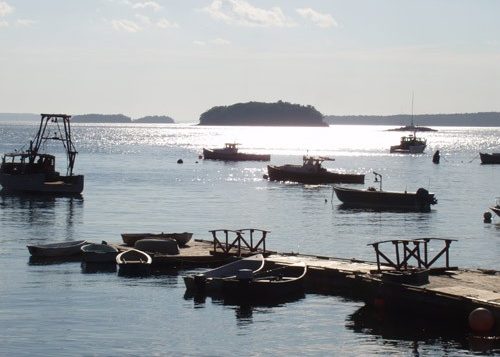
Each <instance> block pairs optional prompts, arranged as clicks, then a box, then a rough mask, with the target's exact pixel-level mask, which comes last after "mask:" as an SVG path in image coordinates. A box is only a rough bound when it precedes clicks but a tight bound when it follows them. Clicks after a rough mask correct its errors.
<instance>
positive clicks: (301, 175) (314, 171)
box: [267, 156, 365, 184]
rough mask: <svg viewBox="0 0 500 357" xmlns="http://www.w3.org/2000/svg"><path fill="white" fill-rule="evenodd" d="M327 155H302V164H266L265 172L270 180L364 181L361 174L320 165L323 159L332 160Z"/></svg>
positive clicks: (309, 182) (306, 181) (311, 181)
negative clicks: (328, 168) (348, 172)
mask: <svg viewBox="0 0 500 357" xmlns="http://www.w3.org/2000/svg"><path fill="white" fill-rule="evenodd" d="M333 160H334V159H331V158H327V157H321V156H320V157H313V156H303V157H302V161H303V162H302V165H290V164H287V165H283V166H272V165H268V166H267V173H268V177H269V180H271V181H289V182H299V183H304V184H323V183H360V184H362V183H364V182H365V175H363V174H346V173H340V172H333V171H329V170H327V169H326V168H324V167H322V163H323V162H324V161H333Z"/></svg>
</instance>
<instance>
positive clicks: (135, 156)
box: [0, 122, 500, 356]
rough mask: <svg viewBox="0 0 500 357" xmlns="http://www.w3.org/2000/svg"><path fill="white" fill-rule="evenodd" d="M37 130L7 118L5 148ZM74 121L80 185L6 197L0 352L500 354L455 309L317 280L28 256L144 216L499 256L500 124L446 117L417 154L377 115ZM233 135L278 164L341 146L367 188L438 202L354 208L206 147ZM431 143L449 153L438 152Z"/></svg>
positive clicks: (202, 229)
mask: <svg viewBox="0 0 500 357" xmlns="http://www.w3.org/2000/svg"><path fill="white" fill-rule="evenodd" d="M36 129H37V123H33V124H30V123H23V124H16V123H8V122H7V123H0V152H11V151H13V150H14V149H21V148H22V146H23V145H25V144H27V143H28V142H29V140H30V138H32V137H33V135H34V134H35V132H36ZM72 129H73V135H74V140H75V144H76V147H77V149H78V151H79V155H78V157H77V161H76V165H75V172H76V173H81V174H84V175H85V189H84V192H83V196H82V198H81V199H80V198H64V197H57V198H46V197H45V198H44V197H18V196H5V195H4V196H0V222H1V231H0V336H2V338H1V340H0V355H5V356H7V355H20V356H23V355H26V356H28V355H29V356H33V355H40V356H48V355H50V356H66V355H99V356H100V355H104V356H111V355H125V356H129V355H130V356H135V355H202V356H219V355H223V356H229V355H235V354H243V355H257V356H258V355H318V356H323V355H342V356H360V355H381V356H382V355H383V356H385V355H408V356H424V355H432V356H434V355H439V356H442V355H448V356H457V355H469V354H471V353H495V352H497V353H498V347H493V348H491V347H486V348H484V346H483V347H481V346H479V347H478V346H476V345H475V344H474V343H471V341H470V340H469V339H468V336H467V332H466V331H458V332H457V331H450V329H451V326H448V327H446V321H444V322H443V321H432V319H431V320H429V319H427V320H422V321H412V322H411V323H408V321H406V322H405V323H402V322H401V319H399V318H397V317H394V316H379V315H377V313H376V312H374V311H371V310H370V308H368V307H366V306H365V305H364V303H363V302H360V301H353V300H349V299H346V298H343V297H340V296H327V295H316V294H307V295H306V296H305V297H304V298H302V299H300V300H298V301H293V302H288V303H283V304H278V305H275V306H233V305H225V304H224V303H223V302H221V301H217V300H212V299H210V298H207V299H206V300H204V301H198V300H193V299H192V298H189V297H187V296H185V289H184V284H183V281H182V275H183V274H186V273H188V272H189V271H186V270H170V271H164V272H161V273H157V274H154V275H152V276H151V277H148V278H123V277H119V276H118V275H117V274H116V272H101V273H95V274H89V273H86V272H85V271H84V270H82V268H81V266H80V264H79V263H78V262H67V263H61V264H45V265H44V264H34V263H30V260H29V253H28V250H27V249H26V245H27V244H43V243H51V242H59V241H69V240H77V239H86V240H89V241H95V242H100V241H101V240H106V241H108V242H119V241H120V233H122V232H142V231H152V232H155V231H158V232H159V231H164V232H168V231H171V232H174V231H177V232H183V231H190V232H193V233H194V237H195V238H204V239H210V235H209V233H208V231H209V230H212V229H220V228H227V229H239V228H249V227H253V228H261V229H267V230H270V231H271V233H270V235H269V237H268V240H267V246H268V248H269V249H272V250H277V251H281V252H292V251H293V252H300V253H308V254H317V255H328V256H336V257H343V258H358V259H367V260H374V258H375V256H374V253H373V250H372V248H371V247H369V246H367V244H368V243H370V242H373V241H377V240H385V239H393V238H423V237H437V238H452V239H457V241H456V242H454V243H453V244H452V247H451V264H452V265H457V266H459V267H464V268H465V267H469V268H488V269H497V270H500V262H499V259H498V257H499V256H500V254H499V253H500V217H493V222H492V223H490V224H486V223H483V213H484V212H486V211H487V210H488V207H489V206H491V205H493V204H495V200H496V197H498V196H500V185H499V180H500V165H498V166H495V165H493V166H485V165H480V160H479V151H486V152H491V151H500V129H497V128H461V127H442V128H438V129H439V131H437V132H432V133H422V134H420V135H419V136H423V137H425V138H427V141H428V148H427V150H426V153H425V154H423V155H410V156H405V155H394V154H389V147H390V146H391V145H394V144H397V143H398V142H399V137H400V136H401V135H402V133H399V132H389V131H386V130H385V129H387V127H381V126H331V127H330V128H274V127H272V128H264V127H252V128H247V127H245V128H243V127H198V126H195V125H182V124H177V125H153V124H145V125H137V124H134V125H89V124H75V125H74V126H73V127H72ZM225 142H238V143H241V151H248V152H258V153H270V154H271V163H272V164H277V165H281V164H285V163H297V164H298V163H300V162H301V158H302V155H304V154H311V155H323V156H331V157H334V158H335V161H333V162H325V165H326V167H328V168H329V169H332V170H338V171H344V172H358V173H365V174H366V178H365V185H364V186H365V187H367V186H377V185H378V183H374V182H373V175H372V172H373V171H376V172H379V173H381V174H382V175H383V188H384V189H386V190H405V189H406V190H408V191H415V190H416V189H418V188H419V187H424V188H426V189H428V190H430V191H431V192H434V193H435V195H436V197H437V199H438V204H437V205H435V206H433V207H432V211H431V212H430V213H396V212H373V211H363V210H344V209H341V208H340V207H339V205H340V202H339V201H338V200H337V198H336V197H335V196H333V195H332V187H331V185H313V186H308V185H301V184H290V183H289V184H285V183H276V182H268V181H267V180H265V179H263V175H264V174H265V173H266V163H262V162H237V163H224V162H217V161H203V160H202V159H200V158H199V155H200V154H201V152H202V148H203V147H221V146H223V144H224V143H225ZM24 148H25V149H26V145H25V147H24ZM436 149H439V150H440V151H441V163H440V164H439V165H435V164H433V163H432V161H431V158H432V153H433V152H434V151H435V150H436ZM47 150H48V151H51V152H53V151H56V152H60V148H58V147H47ZM178 159H182V160H183V161H184V163H183V164H177V160H178ZM59 160H60V162H58V165H60V166H59V167H58V168H59V170H60V171H64V170H63V167H64V158H62V157H61V158H59ZM355 187H362V186H361V185H355ZM443 323H444V326H445V327H444V328H443V327H442V326H441V325H442V324H443ZM437 326H439V327H437ZM451 330H453V329H451ZM495 348H497V349H495ZM478 349H479V350H478Z"/></svg>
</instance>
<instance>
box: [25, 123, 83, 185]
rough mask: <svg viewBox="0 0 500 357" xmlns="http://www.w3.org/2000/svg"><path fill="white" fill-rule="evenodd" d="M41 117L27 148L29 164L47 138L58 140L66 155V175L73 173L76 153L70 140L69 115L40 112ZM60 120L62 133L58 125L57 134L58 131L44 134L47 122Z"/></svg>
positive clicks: (32, 161)
mask: <svg viewBox="0 0 500 357" xmlns="http://www.w3.org/2000/svg"><path fill="white" fill-rule="evenodd" d="M41 116H42V118H41V120H40V127H39V128H38V132H37V133H36V135H35V138H34V140H33V141H30V149H29V154H30V155H29V161H30V163H31V164H33V163H34V162H35V159H36V156H37V155H38V151H39V150H40V147H41V146H42V144H43V143H44V142H45V141H47V140H59V141H61V142H62V144H63V146H64V149H65V150H66V156H67V159H68V166H67V169H66V175H67V176H72V175H73V166H74V165H75V158H76V154H77V153H78V152H77V151H76V149H75V146H74V144H73V141H72V140H71V127H70V121H69V120H70V118H71V115H66V114H41ZM60 120H62V122H63V126H64V133H61V128H60V127H59V125H58V127H59V134H60V135H59V136H58V133H57V132H55V133H54V136H46V135H45V132H46V131H47V126H48V124H49V123H50V122H51V123H56V124H59V121H60Z"/></svg>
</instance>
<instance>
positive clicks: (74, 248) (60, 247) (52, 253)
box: [26, 240, 88, 257]
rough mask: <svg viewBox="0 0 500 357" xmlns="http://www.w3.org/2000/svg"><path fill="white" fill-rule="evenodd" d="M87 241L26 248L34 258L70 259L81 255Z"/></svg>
mask: <svg viewBox="0 0 500 357" xmlns="http://www.w3.org/2000/svg"><path fill="white" fill-rule="evenodd" d="M85 244H88V242H87V241H86V240H77V241H71V242H60V243H50V244H40V245H28V246H26V247H27V248H28V250H29V252H30V254H31V255H32V256H33V257H68V256H72V255H78V254H81V252H82V251H81V247H82V246H84V245H85Z"/></svg>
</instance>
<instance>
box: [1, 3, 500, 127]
mask: <svg viewBox="0 0 500 357" xmlns="http://www.w3.org/2000/svg"><path fill="white" fill-rule="evenodd" d="M412 92H414V96H415V104H414V112H415V113H416V114H419V113H455V112H477V111H500V1H496V0H489V1H488V0H469V1H463V0H446V1H443V0H430V1H427V0H414V1H405V0H366V1H363V0H338V1H337V0H196V1H195V0H155V1H148V0H143V1H140V0H43V1H40V0H0V112H33V113H41V112H65V113H70V114H83V113H123V114H125V115H129V116H131V117H133V118H136V117H139V116H143V115H155V114H157V115H170V116H172V117H173V118H174V119H175V120H176V121H181V122H182V121H190V122H194V121H197V120H198V118H199V115H200V114H201V113H202V112H203V111H205V110H207V109H209V108H211V107H212V106H216V105H229V104H233V103H236V102H247V101H266V102H272V101H277V100H280V99H281V100H284V101H289V102H293V103H300V104H311V105H314V106H315V107H316V108H317V109H318V110H319V111H321V112H322V113H323V114H327V115H328V114H396V113H409V112H410V111H411V99H410V98H411V93H412Z"/></svg>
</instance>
